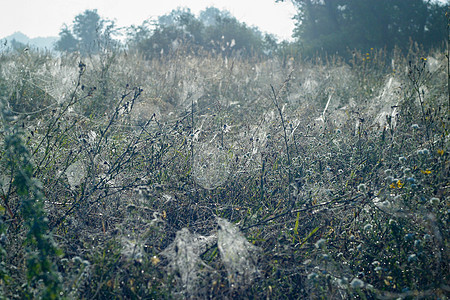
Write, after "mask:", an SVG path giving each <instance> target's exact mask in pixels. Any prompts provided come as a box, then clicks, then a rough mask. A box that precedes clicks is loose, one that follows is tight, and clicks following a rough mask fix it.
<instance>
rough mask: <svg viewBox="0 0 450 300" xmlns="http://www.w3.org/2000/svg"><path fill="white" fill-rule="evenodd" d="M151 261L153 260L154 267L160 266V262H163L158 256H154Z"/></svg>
mask: <svg viewBox="0 0 450 300" xmlns="http://www.w3.org/2000/svg"><path fill="white" fill-rule="evenodd" d="M151 260H152V264H153V265H154V266H156V265H157V264H159V262H160V261H161V260H160V259H159V258H158V257H157V256H153V257H152V258H151Z"/></svg>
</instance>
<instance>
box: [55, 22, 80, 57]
mask: <svg viewBox="0 0 450 300" xmlns="http://www.w3.org/2000/svg"><path fill="white" fill-rule="evenodd" d="M55 49H56V50H58V51H62V52H73V51H76V50H77V49H78V40H77V39H76V38H75V37H74V36H73V34H72V32H71V31H70V29H69V27H68V26H67V25H64V27H63V28H62V29H61V31H60V32H59V40H58V41H57V42H56V45H55Z"/></svg>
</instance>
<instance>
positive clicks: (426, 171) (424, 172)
mask: <svg viewBox="0 0 450 300" xmlns="http://www.w3.org/2000/svg"><path fill="white" fill-rule="evenodd" d="M420 172H422V174H425V175H428V174H431V171H430V170H428V169H426V170H425V171H424V170H420Z"/></svg>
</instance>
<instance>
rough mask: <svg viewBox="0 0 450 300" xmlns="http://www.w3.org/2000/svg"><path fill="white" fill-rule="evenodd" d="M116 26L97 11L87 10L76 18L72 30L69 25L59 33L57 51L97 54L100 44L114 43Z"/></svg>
mask: <svg viewBox="0 0 450 300" xmlns="http://www.w3.org/2000/svg"><path fill="white" fill-rule="evenodd" d="M114 32H115V24H114V22H112V21H109V20H105V19H102V18H101V17H100V16H99V15H98V13H97V10H96V9H94V10H86V11H84V12H83V13H82V14H79V15H77V16H76V17H75V19H74V21H73V26H72V30H70V28H69V27H68V26H67V25H64V27H63V29H61V32H60V33H59V37H60V38H59V40H58V41H57V43H56V49H57V50H60V51H69V52H70V51H74V50H79V51H80V52H81V53H82V54H88V53H97V52H98V50H99V48H100V44H102V45H103V46H104V45H109V44H111V42H113V39H112V34H113V33H114Z"/></svg>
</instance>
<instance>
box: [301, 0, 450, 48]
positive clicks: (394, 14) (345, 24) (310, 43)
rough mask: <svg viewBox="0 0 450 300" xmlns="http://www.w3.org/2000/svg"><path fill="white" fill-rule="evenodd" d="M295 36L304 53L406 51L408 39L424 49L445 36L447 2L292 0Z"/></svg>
mask: <svg viewBox="0 0 450 300" xmlns="http://www.w3.org/2000/svg"><path fill="white" fill-rule="evenodd" d="M293 3H294V4H295V5H296V6H297V10H298V14H297V16H296V20H297V26H296V30H295V33H294V36H295V37H296V38H297V39H298V42H299V43H300V47H301V48H302V49H303V53H304V54H306V55H309V56H311V55H314V54H315V53H321V54H325V53H327V54H335V53H338V54H339V55H341V56H346V55H348V53H349V52H351V51H353V50H354V49H358V50H361V51H364V50H365V49H370V48H378V49H382V48H386V49H388V50H391V49H393V48H394V47H395V46H400V47H402V48H403V50H407V49H408V45H409V43H410V40H412V41H413V42H417V43H419V44H421V45H425V46H426V47H427V48H430V47H435V46H440V45H441V43H442V42H443V41H444V37H445V36H446V34H445V32H446V28H445V20H444V19H443V18H444V15H445V12H446V10H447V7H446V6H445V5H442V4H439V3H436V2H430V1H424V0H412V1H403V0H396V1H391V0H383V1H373V0H363V1H360V0H354V1H344V0H342V1H334V0H324V1H317V0H294V1H293Z"/></svg>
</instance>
